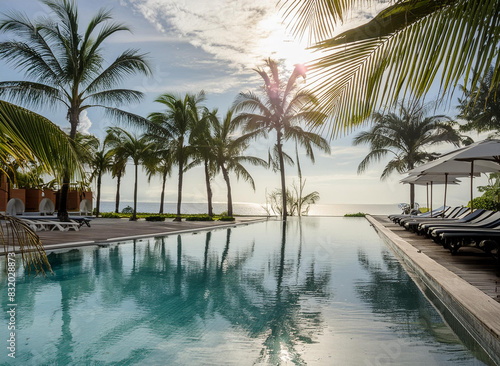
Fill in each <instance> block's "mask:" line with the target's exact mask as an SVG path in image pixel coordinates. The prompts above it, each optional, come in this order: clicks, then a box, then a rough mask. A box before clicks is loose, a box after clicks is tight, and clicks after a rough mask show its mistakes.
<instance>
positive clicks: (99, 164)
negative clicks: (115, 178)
mask: <svg viewBox="0 0 500 366" xmlns="http://www.w3.org/2000/svg"><path fill="white" fill-rule="evenodd" d="M100 145H101V144H100ZM112 166H113V151H112V150H110V149H108V146H107V141H106V139H105V140H104V141H103V142H102V145H101V146H100V149H97V150H96V151H94V154H93V156H92V159H91V161H90V167H91V169H92V170H91V175H90V179H91V181H92V180H94V179H96V183H97V198H96V206H95V208H96V214H95V215H96V217H99V213H100V208H101V185H102V175H103V174H105V173H107V172H108V171H110V170H111V168H112Z"/></svg>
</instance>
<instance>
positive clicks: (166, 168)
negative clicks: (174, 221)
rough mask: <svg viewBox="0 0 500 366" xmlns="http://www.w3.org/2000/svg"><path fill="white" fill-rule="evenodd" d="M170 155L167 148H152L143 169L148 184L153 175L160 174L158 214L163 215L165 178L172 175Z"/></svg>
mask: <svg viewBox="0 0 500 366" xmlns="http://www.w3.org/2000/svg"><path fill="white" fill-rule="evenodd" d="M172 165H173V164H172V154H171V153H170V150H169V149H168V148H163V147H162V148H159V147H158V146H154V147H153V148H152V151H151V153H150V154H149V156H148V158H147V160H146V161H145V162H144V167H145V168H146V172H147V175H148V182H150V181H151V178H152V177H153V175H156V174H160V176H161V182H162V183H161V196H160V209H159V213H160V214H162V213H163V206H164V201H165V186H166V182H167V177H169V176H170V175H172Z"/></svg>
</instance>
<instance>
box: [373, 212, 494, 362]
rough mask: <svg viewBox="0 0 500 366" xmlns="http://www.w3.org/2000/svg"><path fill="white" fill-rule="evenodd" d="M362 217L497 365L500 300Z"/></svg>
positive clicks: (379, 225) (374, 222)
mask: <svg viewBox="0 0 500 366" xmlns="http://www.w3.org/2000/svg"><path fill="white" fill-rule="evenodd" d="M366 219H367V220H368V222H369V223H370V224H371V225H372V226H373V228H374V229H375V231H376V232H377V233H378V235H379V236H380V237H381V238H382V240H383V241H384V242H385V243H386V244H387V245H388V246H389V247H390V248H391V249H392V250H393V252H394V253H395V254H396V257H397V258H398V260H400V261H402V262H403V264H404V265H405V266H407V267H408V268H410V269H411V270H412V271H413V272H414V273H415V275H417V276H418V278H419V279H420V280H421V281H422V282H423V284H424V285H425V286H427V287H428V288H429V290H430V291H432V293H433V294H434V295H435V296H436V297H437V298H438V299H439V300H440V301H441V302H442V303H443V304H444V306H446V308H447V309H448V311H449V312H450V313H451V314H452V315H453V316H454V317H455V318H456V319H457V320H458V321H459V322H460V323H461V324H462V325H463V327H464V328H465V329H466V330H467V331H468V332H469V333H470V335H471V336H472V337H473V338H474V339H475V340H476V341H477V343H478V344H479V345H480V346H481V347H482V348H483V349H484V350H485V351H486V353H488V355H489V356H490V357H491V359H492V360H493V361H494V362H495V363H496V364H497V365H500V303H498V302H496V301H495V300H494V299H492V298H491V297H489V296H488V295H486V294H485V293H484V292H482V291H481V290H479V289H478V288H476V287H475V286H473V285H471V284H470V283H468V282H467V281H465V280H464V279H462V278H460V277H459V276H458V275H456V274H455V273H453V272H451V271H450V270H448V269H446V268H445V267H443V266H442V265H440V264H439V263H437V262H436V261H434V260H433V259H431V258H429V257H428V256H427V255H425V254H424V253H422V252H420V251H419V250H417V249H416V248H415V247H413V246H412V245H411V244H410V243H408V242H407V241H406V240H404V239H403V238H401V237H400V236H398V235H397V234H395V233H394V232H392V231H391V230H389V229H387V228H386V227H384V226H383V225H382V224H381V223H380V222H378V221H377V220H376V219H374V218H373V217H371V216H370V215H367V216H366ZM417 285H418V283H417Z"/></svg>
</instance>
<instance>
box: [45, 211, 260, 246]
mask: <svg viewBox="0 0 500 366" xmlns="http://www.w3.org/2000/svg"><path fill="white" fill-rule="evenodd" d="M261 220H266V218H263V217H236V221H233V222H228V221H185V220H183V221H181V222H174V221H173V219H166V220H165V221H164V222H150V221H145V220H138V221H129V220H128V219H105V218H98V219H94V220H92V221H91V223H90V225H91V227H87V226H85V225H84V226H82V227H81V228H80V230H79V231H39V232H37V234H38V236H39V237H40V240H41V241H42V243H43V245H44V247H45V249H47V250H52V249H58V248H67V247H76V246H83V245H94V244H96V243H102V242H106V241H115V240H119V239H124V238H127V239H131V238H138V237H149V236H159V235H166V234H169V233H173V232H185V231H194V230H203V229H210V228H214V227H224V226H233V225H239V224H245V223H250V222H255V221H261Z"/></svg>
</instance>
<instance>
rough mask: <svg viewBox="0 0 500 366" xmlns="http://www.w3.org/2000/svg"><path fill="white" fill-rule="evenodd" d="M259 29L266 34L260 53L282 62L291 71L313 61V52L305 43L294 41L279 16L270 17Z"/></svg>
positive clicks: (261, 42) (261, 23)
mask: <svg viewBox="0 0 500 366" xmlns="http://www.w3.org/2000/svg"><path fill="white" fill-rule="evenodd" d="M259 28H260V29H261V30H262V33H263V34H265V36H264V37H262V38H261V40H260V42H259V48H260V50H259V51H260V52H262V54H263V55H268V56H267V57H271V58H273V59H276V60H280V61H281V60H282V61H283V62H284V63H285V66H286V68H287V69H289V70H293V68H294V66H295V65H297V64H305V63H307V62H308V61H310V60H312V59H313V55H312V51H310V50H308V49H307V44H306V42H305V41H300V40H298V39H294V37H293V36H292V35H291V34H290V33H288V32H287V31H286V27H285V26H284V25H283V23H282V21H281V18H280V17H279V16H278V15H270V16H269V17H268V18H266V19H265V20H262V21H261V22H260V23H259Z"/></svg>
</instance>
